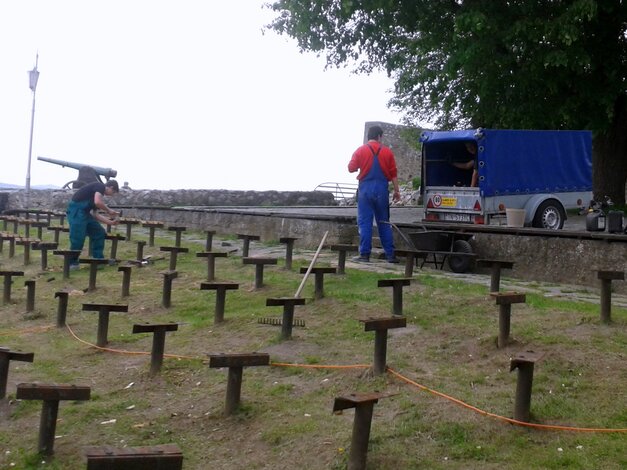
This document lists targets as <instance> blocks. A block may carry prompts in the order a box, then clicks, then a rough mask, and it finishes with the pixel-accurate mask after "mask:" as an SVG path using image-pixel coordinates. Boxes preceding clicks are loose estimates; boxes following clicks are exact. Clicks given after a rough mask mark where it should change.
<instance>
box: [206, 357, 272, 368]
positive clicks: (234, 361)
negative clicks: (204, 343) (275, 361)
mask: <svg viewBox="0 0 627 470" xmlns="http://www.w3.org/2000/svg"><path fill="white" fill-rule="evenodd" d="M269 364H270V355H269V354H267V353H250V354H212V355H210V356H209V367H212V368H215V367H250V366H267V365H269Z"/></svg>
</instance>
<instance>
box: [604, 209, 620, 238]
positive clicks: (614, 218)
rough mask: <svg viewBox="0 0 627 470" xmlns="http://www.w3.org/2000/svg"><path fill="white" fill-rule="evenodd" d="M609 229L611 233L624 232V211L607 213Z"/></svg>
mask: <svg viewBox="0 0 627 470" xmlns="http://www.w3.org/2000/svg"><path fill="white" fill-rule="evenodd" d="M607 231H608V232H610V233H622V231H623V211H609V212H608V213H607Z"/></svg>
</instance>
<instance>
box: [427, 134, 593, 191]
mask: <svg viewBox="0 0 627 470" xmlns="http://www.w3.org/2000/svg"><path fill="white" fill-rule="evenodd" d="M420 141H421V142H422V145H423V158H424V159H425V162H424V164H425V171H426V174H425V175H424V184H425V185H426V186H453V185H455V184H456V183H457V181H458V180H460V179H461V178H462V177H464V178H466V177H467V173H468V172H465V171H464V170H460V169H458V168H455V167H454V166H453V165H451V164H450V163H451V162H455V161H464V160H468V158H469V156H468V154H467V153H466V152H465V151H464V143H465V142H476V145H477V149H478V171H479V178H480V182H479V187H480V189H481V193H482V194H483V196H494V195H499V194H521V193H522V194H525V193H526V194H535V193H556V192H557V193H559V192H566V191H592V134H591V132H590V131H539V130H502V129H478V130H463V131H425V132H423V133H422V135H421V138H420Z"/></svg>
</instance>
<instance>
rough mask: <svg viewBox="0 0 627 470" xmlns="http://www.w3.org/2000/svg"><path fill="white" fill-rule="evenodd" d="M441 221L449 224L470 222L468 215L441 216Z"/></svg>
mask: <svg viewBox="0 0 627 470" xmlns="http://www.w3.org/2000/svg"><path fill="white" fill-rule="evenodd" d="M442 219H443V220H449V221H451V222H470V214H442Z"/></svg>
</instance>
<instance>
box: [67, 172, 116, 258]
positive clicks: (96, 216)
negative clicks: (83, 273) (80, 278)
mask: <svg viewBox="0 0 627 470" xmlns="http://www.w3.org/2000/svg"><path fill="white" fill-rule="evenodd" d="M119 191H120V188H119V186H118V182H117V181H115V180H109V181H107V182H106V183H101V182H99V181H96V182H93V183H89V184H86V185H85V186H83V187H82V188H80V189H79V190H78V191H76V193H74V196H72V200H71V201H70V202H69V203H68V206H67V220H68V223H69V224H70V249H71V250H82V249H83V245H84V244H85V238H86V237H89V240H90V242H91V245H90V246H91V253H90V256H91V257H92V258H100V259H103V258H104V244H105V237H106V231H105V229H104V228H102V225H100V224H99V223H98V222H102V223H103V224H107V225H117V223H118V221H117V220H115V219H111V218H108V217H105V216H104V215H102V214H100V213H99V212H98V210H101V211H104V212H105V213H106V214H107V215H109V216H112V217H117V216H119V215H120V213H119V212H116V211H114V210H112V209H110V208H109V207H108V206H107V205H106V204H105V201H104V196H113V195H114V194H116V193H118V192H119ZM77 268H78V256H77V257H75V258H73V259H70V269H77Z"/></svg>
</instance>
